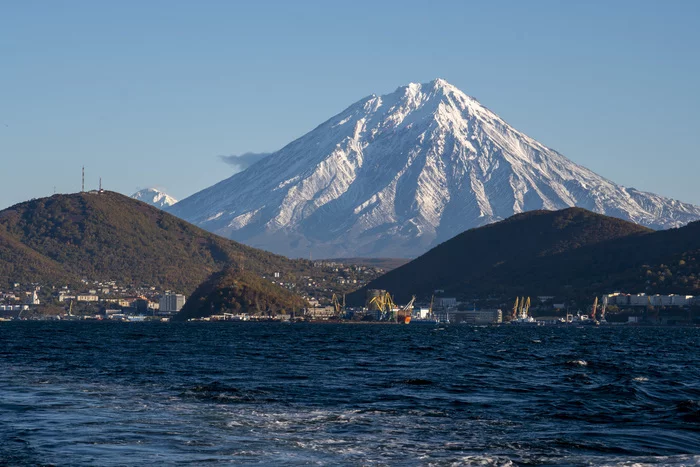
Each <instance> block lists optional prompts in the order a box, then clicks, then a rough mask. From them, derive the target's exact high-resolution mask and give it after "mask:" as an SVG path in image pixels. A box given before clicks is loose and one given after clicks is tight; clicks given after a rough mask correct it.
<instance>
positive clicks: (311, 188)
mask: <svg viewBox="0 0 700 467" xmlns="http://www.w3.org/2000/svg"><path fill="white" fill-rule="evenodd" d="M571 206H579V207H583V208H586V209H589V210H591V211H595V212H599V213H602V214H607V215H611V216H614V217H619V218H622V219H626V220H631V221H633V222H636V223H639V224H643V225H646V226H650V227H653V228H668V227H675V226H680V225H683V224H685V223H687V222H689V221H692V220H696V219H699V218H700V208H698V207H696V206H693V205H690V204H685V203H681V202H679V201H675V200H670V199H667V198H663V197H660V196H656V195H653V194H649V193H643V192H640V191H637V190H634V189H630V188H625V187H622V186H619V185H616V184H614V183H613V182H611V181H609V180H606V179H605V178H603V177H601V176H599V175H597V174H595V173H593V172H591V171H590V170H588V169H586V168H584V167H581V166H580V165H577V164H575V163H573V162H572V161H570V160H568V159H566V158H565V157H564V156H562V155H561V154H559V153H557V152H556V151H554V150H552V149H549V148H547V147H546V146H544V145H542V144H540V143H538V142H537V141H535V140H533V139H532V138H529V137H528V136H526V135H524V134H522V133H520V132H518V131H517V130H515V129H514V128H512V127H511V126H509V125H508V124H507V123H506V122H505V121H503V120H502V119H501V118H499V117H498V116H497V115H496V114H494V113H493V112H491V111H490V110H488V109H487V108H486V107H484V106H482V105H481V104H480V103H479V102H477V101H476V100H475V99H473V98H471V97H469V96H467V95H466V94H464V93H463V92H461V91H460V90H459V89H457V88H455V87H454V86H452V85H450V84H449V83H447V82H446V81H444V80H435V81H432V82H430V83H426V84H414V83H411V84H409V85H408V86H404V87H400V88H398V89H397V90H396V91H395V92H393V93H391V94H387V95H384V96H374V95H372V96H369V97H367V98H365V99H362V100H361V101H359V102H357V103H355V104H353V105H352V106H350V107H348V108H347V109H346V110H344V111H343V112H341V113H340V114H338V115H336V116H335V117H333V118H331V119H330V120H328V121H326V122H325V123H323V124H321V125H320V126H318V127H317V128H316V129H314V130H312V131H311V132H309V133H307V134H306V135H304V136H302V137H301V138H299V139H297V140H296V141H293V142H292V143H290V144H289V145H287V146H285V147H284V148H282V149H281V150H279V151H277V152H276V153H274V154H272V155H270V156H268V157H267V158H265V159H263V160H261V161H260V162H258V163H256V164H254V165H252V166H251V167H249V168H248V169H246V170H245V171H243V172H240V173H237V174H235V175H234V176H232V177H230V178H228V179H226V180H223V181H222V182H220V183H218V184H216V185H214V186H212V187H210V188H207V189H205V190H203V191H201V192H199V193H196V194H195V195H192V196H190V197H189V198H186V199H185V200H183V201H180V202H179V203H178V204H177V205H175V206H173V207H172V208H170V209H169V211H170V212H172V213H173V214H175V215H177V216H180V217H182V218H183V219H185V220H188V221H190V222H193V223H195V224H197V225H199V226H201V227H203V228H205V229H207V230H210V231H212V232H215V233H217V234H220V235H223V236H226V237H229V238H232V239H235V240H239V241H242V242H245V243H247V244H249V245H252V246H255V247H259V248H264V249H267V250H270V251H274V252H276V253H281V254H285V255H288V256H304V257H306V256H308V255H309V254H310V253H311V254H312V255H313V257H316V258H320V257H339V256H383V257H410V256H417V255H419V254H421V253H423V252H425V251H427V250H428V249H429V248H430V247H432V246H434V245H436V244H437V243H440V242H442V241H444V240H447V239H449V238H451V237H453V236H454V235H456V234H458V233H460V232H462V231H464V230H466V229H468V228H471V227H476V226H480V225H483V224H487V223H490V222H494V221H496V220H500V219H504V218H506V217H509V216H511V215H513V214H515V213H519V212H523V211H529V210H534V209H550V210H554V209H561V208H566V207H571Z"/></svg>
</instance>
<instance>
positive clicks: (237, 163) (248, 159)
mask: <svg viewBox="0 0 700 467" xmlns="http://www.w3.org/2000/svg"><path fill="white" fill-rule="evenodd" d="M270 154H272V153H271V152H246V153H243V154H231V155H230V156H219V158H220V159H221V160H222V161H224V162H226V163H227V164H229V165H232V166H233V167H235V168H236V170H238V171H239V172H240V171H243V170H245V169H247V168H248V167H250V166H251V165H253V164H255V163H256V162H258V161H260V160H262V159H264V158H266V157H267V156H269V155H270Z"/></svg>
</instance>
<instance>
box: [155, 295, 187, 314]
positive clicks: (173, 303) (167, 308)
mask: <svg viewBox="0 0 700 467" xmlns="http://www.w3.org/2000/svg"><path fill="white" fill-rule="evenodd" d="M159 305H160V308H159V309H160V311H161V312H166V313H177V312H178V311H180V310H182V307H183V306H185V296H184V295H181V294H175V293H166V294H165V295H163V297H162V298H161V299H160V304H159Z"/></svg>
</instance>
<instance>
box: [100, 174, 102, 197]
mask: <svg viewBox="0 0 700 467" xmlns="http://www.w3.org/2000/svg"><path fill="white" fill-rule="evenodd" d="M100 193H102V177H100Z"/></svg>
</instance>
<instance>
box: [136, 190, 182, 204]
mask: <svg viewBox="0 0 700 467" xmlns="http://www.w3.org/2000/svg"><path fill="white" fill-rule="evenodd" d="M131 197H132V198H134V199H137V200H139V201H143V202H144V203H148V204H150V205H151V206H155V207H157V208H158V209H164V208H167V207H170V206H172V205H173V204H175V203H177V200H176V199H175V198H173V197H172V196H170V195H168V194H166V193H163V192H162V191H160V190H158V189H156V188H146V189H143V190H140V191H137V192H136V193H134V194H133V195H131Z"/></svg>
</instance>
